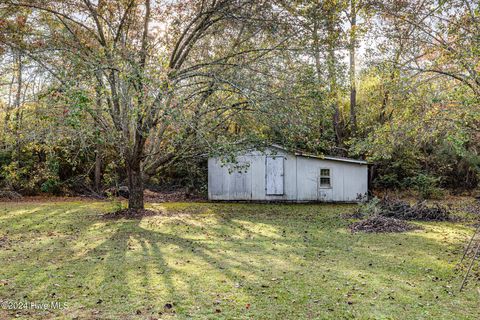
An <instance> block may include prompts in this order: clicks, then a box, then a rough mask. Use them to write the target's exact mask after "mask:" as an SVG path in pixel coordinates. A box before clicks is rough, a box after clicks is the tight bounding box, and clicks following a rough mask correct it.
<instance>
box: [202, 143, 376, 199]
mask: <svg viewBox="0 0 480 320" xmlns="http://www.w3.org/2000/svg"><path fill="white" fill-rule="evenodd" d="M367 192H368V165H367V162H366V161H363V160H355V159H348V158H339V157H330V156H315V155H308V154H303V153H299V152H289V151H287V150H286V149H285V148H283V147H280V146H272V147H270V148H267V149H266V150H264V151H262V152H260V151H256V150H254V151H249V152H245V153H242V154H239V155H237V157H236V163H225V162H224V161H223V160H222V159H221V158H209V159H208V198H209V199H210V200H225V201H227V200H234V201H292V202H313V201H320V202H358V201H359V199H360V198H362V197H363V196H365V195H366V194H367Z"/></svg>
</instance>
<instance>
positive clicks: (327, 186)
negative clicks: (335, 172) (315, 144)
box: [318, 167, 333, 189]
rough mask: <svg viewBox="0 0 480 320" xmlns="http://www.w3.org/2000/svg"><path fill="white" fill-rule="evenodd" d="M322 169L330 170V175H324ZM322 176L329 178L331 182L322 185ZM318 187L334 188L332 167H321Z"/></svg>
mask: <svg viewBox="0 0 480 320" xmlns="http://www.w3.org/2000/svg"><path fill="white" fill-rule="evenodd" d="M322 170H328V176H327V175H322ZM322 178H328V179H329V180H330V184H328V185H326V184H325V185H322ZM318 188H319V189H332V188H333V183H332V169H331V168H324V167H321V168H320V170H319V174H318Z"/></svg>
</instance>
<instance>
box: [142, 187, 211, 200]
mask: <svg viewBox="0 0 480 320" xmlns="http://www.w3.org/2000/svg"><path fill="white" fill-rule="evenodd" d="M144 197H145V199H144V200H145V202H151V203H155V202H157V203H158V202H199V201H205V200H207V199H206V198H205V197H204V196H202V195H199V194H192V193H187V192H185V190H174V191H153V190H149V189H145V192H144Z"/></svg>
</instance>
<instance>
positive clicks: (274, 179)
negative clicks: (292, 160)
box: [266, 157, 283, 195]
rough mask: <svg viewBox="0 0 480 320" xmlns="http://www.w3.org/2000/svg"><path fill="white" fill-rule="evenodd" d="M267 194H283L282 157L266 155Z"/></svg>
mask: <svg viewBox="0 0 480 320" xmlns="http://www.w3.org/2000/svg"><path fill="white" fill-rule="evenodd" d="M266 171H267V174H266V179H267V181H266V184H267V190H266V191H267V195H283V157H267V160H266Z"/></svg>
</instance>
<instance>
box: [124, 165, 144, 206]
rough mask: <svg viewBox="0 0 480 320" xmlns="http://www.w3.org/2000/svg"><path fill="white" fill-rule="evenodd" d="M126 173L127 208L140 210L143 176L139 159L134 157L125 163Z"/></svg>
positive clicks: (142, 204)
mask: <svg viewBox="0 0 480 320" xmlns="http://www.w3.org/2000/svg"><path fill="white" fill-rule="evenodd" d="M127 175H128V193H129V196H128V209H130V210H142V209H144V203H143V177H142V170H141V165H140V161H139V160H137V159H135V160H134V161H132V162H130V163H129V164H128V165H127Z"/></svg>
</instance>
